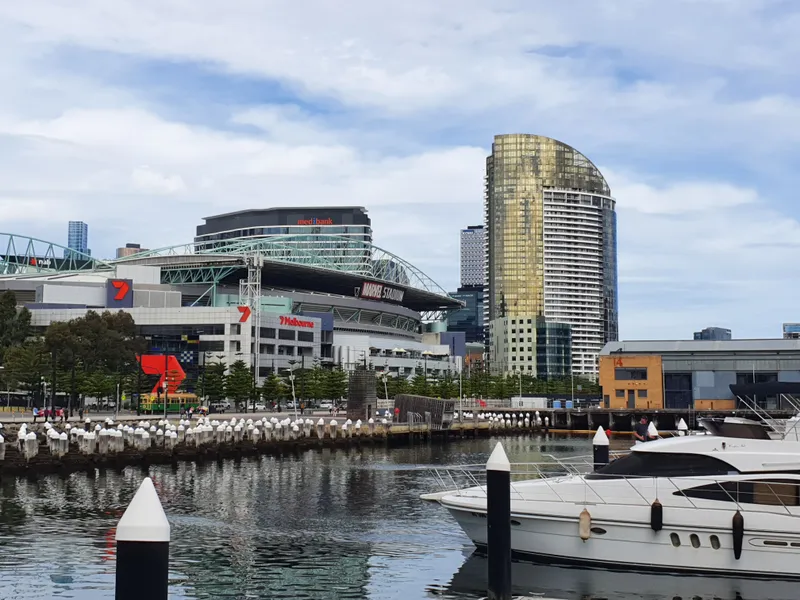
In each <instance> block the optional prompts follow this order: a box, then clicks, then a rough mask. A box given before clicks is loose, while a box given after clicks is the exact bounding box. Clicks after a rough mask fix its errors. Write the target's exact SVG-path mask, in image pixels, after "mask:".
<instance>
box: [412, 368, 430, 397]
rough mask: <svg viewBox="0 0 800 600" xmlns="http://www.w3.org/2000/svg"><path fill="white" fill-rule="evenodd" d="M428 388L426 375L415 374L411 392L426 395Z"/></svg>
mask: <svg viewBox="0 0 800 600" xmlns="http://www.w3.org/2000/svg"><path fill="white" fill-rule="evenodd" d="M427 388H428V382H427V381H426V380H425V376H424V375H423V374H422V373H417V374H416V375H414V378H413V379H412V380H411V393H412V394H415V395H417V396H424V395H426V394H425V392H426V390H427Z"/></svg>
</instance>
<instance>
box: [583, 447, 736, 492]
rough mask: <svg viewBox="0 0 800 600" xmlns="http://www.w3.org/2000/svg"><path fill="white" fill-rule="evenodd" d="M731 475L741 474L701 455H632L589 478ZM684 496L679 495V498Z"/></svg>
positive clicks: (618, 460)
mask: <svg viewBox="0 0 800 600" xmlns="http://www.w3.org/2000/svg"><path fill="white" fill-rule="evenodd" d="M731 473H738V471H737V470H736V469H735V468H733V467H732V466H731V465H729V464H728V463H726V462H725V461H722V460H720V459H718V458H714V457H711V456H705V455H702V454H678V453H673V452H632V453H631V454H629V455H627V456H623V457H622V458H618V459H617V460H614V461H612V462H610V463H608V464H607V465H606V466H604V467H602V468H601V469H598V470H597V471H596V472H595V473H591V474H589V475H587V476H586V478H587V479H608V478H609V477H625V476H636V477H684V476H685V477H692V476H696V475H729V474H731ZM713 485H717V484H713ZM703 487H705V486H703ZM695 489H696V488H695ZM681 493H682V492H676V494H681ZM687 495H688V494H687Z"/></svg>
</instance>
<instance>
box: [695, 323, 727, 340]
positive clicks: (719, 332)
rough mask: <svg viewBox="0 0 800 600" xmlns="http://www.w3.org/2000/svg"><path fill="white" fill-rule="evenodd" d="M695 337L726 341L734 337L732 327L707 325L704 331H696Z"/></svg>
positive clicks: (697, 338)
mask: <svg viewBox="0 0 800 600" xmlns="http://www.w3.org/2000/svg"><path fill="white" fill-rule="evenodd" d="M694 339H696V340H706V341H711V342H724V341H727V340H731V339H733V337H732V336H731V330H730V329H724V328H722V327H706V328H705V329H703V330H702V331H695V332H694Z"/></svg>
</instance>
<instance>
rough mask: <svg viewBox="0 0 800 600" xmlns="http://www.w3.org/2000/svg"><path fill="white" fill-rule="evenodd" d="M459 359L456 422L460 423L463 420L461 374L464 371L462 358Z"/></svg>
mask: <svg viewBox="0 0 800 600" xmlns="http://www.w3.org/2000/svg"><path fill="white" fill-rule="evenodd" d="M460 359H461V360H460V361H459V369H458V420H459V421H462V420H463V419H464V384H463V381H462V378H461V374H462V373H463V371H464V357H463V356H462V357H460Z"/></svg>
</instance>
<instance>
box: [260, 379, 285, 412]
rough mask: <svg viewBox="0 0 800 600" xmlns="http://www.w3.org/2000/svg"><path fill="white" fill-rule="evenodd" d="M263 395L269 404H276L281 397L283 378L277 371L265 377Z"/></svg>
mask: <svg viewBox="0 0 800 600" xmlns="http://www.w3.org/2000/svg"><path fill="white" fill-rule="evenodd" d="M261 395H262V396H263V397H264V402H265V403H266V404H267V405H270V404H274V403H275V402H277V401H278V400H280V399H281V380H280V377H278V376H277V375H276V374H275V373H272V374H271V375H270V376H269V377H267V378H266V379H264V384H263V385H262V386H261Z"/></svg>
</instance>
